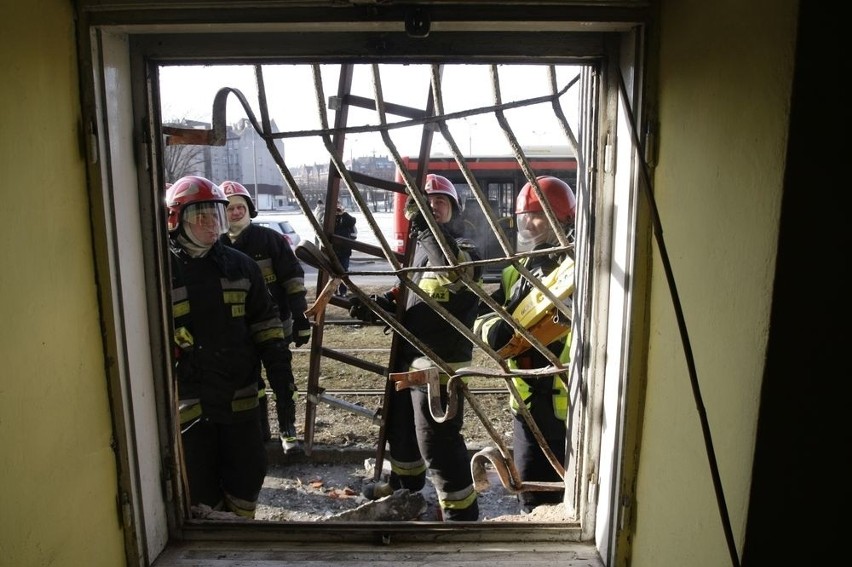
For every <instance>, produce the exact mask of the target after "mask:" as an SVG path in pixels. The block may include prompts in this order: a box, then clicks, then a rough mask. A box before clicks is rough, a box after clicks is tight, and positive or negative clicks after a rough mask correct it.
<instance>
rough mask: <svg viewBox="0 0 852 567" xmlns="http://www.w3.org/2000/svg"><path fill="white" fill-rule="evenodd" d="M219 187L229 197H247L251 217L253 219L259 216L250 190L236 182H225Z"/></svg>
mask: <svg viewBox="0 0 852 567" xmlns="http://www.w3.org/2000/svg"><path fill="white" fill-rule="evenodd" d="M219 186H220V187H221V188H222V191H224V192H225V195H226V196H227V197H233V196H234V195H239V196H240V197H245V200H246V205H248V210H249V216H250V217H251V218H254V217H256V216H257V209H256V208H255V206H254V201H253V200H252V198H251V195H249V192H248V189H246V188H245V187H243V186H242V185H241V184H239V183H237V182H236V181H223V182H222V183H221V184H220V185H219Z"/></svg>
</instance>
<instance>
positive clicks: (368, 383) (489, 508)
mask: <svg viewBox="0 0 852 567" xmlns="http://www.w3.org/2000/svg"><path fill="white" fill-rule="evenodd" d="M310 300H312V298H311V297H309V301H310ZM322 333H323V347H324V348H325V349H330V350H334V351H338V352H343V353H346V354H348V355H349V356H354V357H357V358H359V359H361V360H366V361H370V362H372V363H375V364H379V365H382V366H386V365H387V362H388V356H389V352H390V350H389V349H390V344H391V335H390V334H389V333H386V332H385V331H384V328H383V326H382V325H362V324H353V321H352V320H351V319H349V317H348V314H347V313H346V312H345V310H343V309H341V308H339V307H335V306H330V307H329V308H328V310H327V312H326V324H325V325H324V327H323V330H322ZM309 346H310V345H304V346H302V347H299V348H294V349H293V370H294V375H295V376H296V385H297V388H298V391H299V393H300V396H299V400H298V402H297V405H296V407H297V421H296V423H297V427H298V430H299V431H298V432H299V435H300V437H302V438H303V439H304V436H305V408H306V398H305V392H306V387H307V376H308V371H309V365H310V360H311V357H310V356H309V355H310V348H309ZM320 361H321V362H320V373H319V379H318V385H319V387H320V388H324V390H325V392H326V393H327V394H329V395H332V396H334V397H335V398H336V399H339V400H343V401H344V402H345V404H354V405H357V406H358V407H361V408H364V410H363V411H359V412H357V413H356V412H353V411H350V410H349V409H345V408H343V407H340V406H339V405H328V404H326V403H321V404H319V405H318V406H317V410H316V420H315V422H314V435H313V439H312V444H311V447H310V449H311V450H310V453H311V454H310V456H306V455H301V456H295V457H287V456H284V454H283V452H282V451H281V450H280V446H279V445H278V437H277V435H278V431H277V422H276V420H275V419H274V416H275V408H274V398H273V399H272V400H271V403H270V415H271V416H272V417H273V419H272V420H271V423H272V429H273V440H272V441H270V443H269V455H270V469H269V471H268V474H267V477H266V480H265V482H264V487H263V490H262V492H261V495H260V500H259V507H258V511H257V519H262V520H273V521H316V520H328V521H331V520H335V519H337V518H336V516H337V515H338V514H341V513H347V514H348V513H351V512H349V511H351V510H353V509H356V508H358V507H359V506H362V505H364V504H366V503H368V502H369V501H368V500H366V499H365V498H364V497H363V496H361V489H362V486H363V485H364V484H365V483H366V482H372V481H373V479H374V478H375V475H374V466H373V465H374V463H375V458H376V447H377V439H378V434H379V425H378V423H377V422H375V421H374V420H373V419H372V418H371V416H372V415H375V414H376V413H377V412H378V411H379V409H380V408H381V403H382V397H381V395H380V393H381V392H382V390H383V388H384V384H385V379H384V377H383V376H379V375H377V374H372V373H370V372H367V371H365V370H362V369H360V368H358V367H356V366H353V365H351V364H347V363H343V362H339V361H337V360H333V359H331V358H329V357H327V356H324V357H322V358H321V359H320ZM469 387H470V389H471V390H472V392H473V395H474V396H475V397H476V400H477V401H478V403H479V406H480V410H481V416H482V417H480V415H478V414H477V413H476V412H475V411H474V410H473V409H472V408H471V406H470V404H465V426H464V430H463V433H464V435H465V440H466V442H467V445H468V450H469V451H470V452H471V453H473V452H475V451H476V450H479V449H482V448H484V447H489V446H492V447H494V446H496V443H495V441H494V439H493V437H492V435H491V434H490V433H489V431H488V428H487V427H486V426H485V425H484V422H485V421H487V422H489V423H490V424H491V429H492V430H493V431H494V432H495V433H496V434H497V435H499V436H500V439H501V440H502V442H503V443H504V444H505V446H506V447H507V448H509V449H511V441H512V417H511V414H510V412H509V406H508V392H507V391H506V388H505V383H504V381H503V379H502V378H478V377H475V378H472V379H471V381H470V383H469ZM353 392H358V393H353ZM345 404H344V405H345ZM347 407H349V406H347ZM385 464H386V463H385ZM489 481H490V482H489V486H488V488H487V489H486V490H482V491H480V495H479V504H480V519H481V520H483V521H490V520H500V521H534V522H546V521H562V520H563V519H564V518H563V512H562V507H561V506H542V507H539V508H537V509H536V510H535V511H534V512H533V514H531V515H525V516H524V515H520V513H519V506H518V503H517V497H516V496H515V495H514V494H512V493H510V491H509V490H507V489H505V488H504V487H503V486H502V485H501V483H500V481H499V479H498V478H497V476H496V474H495V473H493V471H491V472H490V473H489ZM422 494H423V496H424V497H425V501H426V506H425V509H423V510H422V513H420V514H419V515H418V516H417V518H416V519H418V520H437V519H438V511H437V507H436V498H435V493H434V489H432V487H431V485H430V484H429V483H427V487H426V489H424V490H423V491H422ZM417 498H419V496H417Z"/></svg>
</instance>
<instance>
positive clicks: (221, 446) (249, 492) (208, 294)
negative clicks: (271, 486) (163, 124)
mask: <svg viewBox="0 0 852 567" xmlns="http://www.w3.org/2000/svg"><path fill="white" fill-rule="evenodd" d="M227 205H228V199H227V197H226V196H225V194H224V193H223V192H222V189H221V188H220V187H219V186H217V185H216V184H214V183H212V182H211V181H209V180H208V179H205V178H203V177H198V176H186V177H182V178H180V179H178V180H177V181H175V183H174V184H173V185H172V186H171V187H169V188H168V190H167V192H166V208H167V211H168V220H167V227H168V233H169V249H170V254H169V258H170V262H171V299H172V321H173V325H174V340H175V356H174V361H175V368H174V375H175V379H176V380H177V389H178V400H179V414H180V415H179V420H180V426H181V437H180V441H181V445H182V454H183V465H184V467H185V470H186V473H187V474H186V476H187V480H188V489H189V496H190V502H191V504H192V506H193V513H194V514H202V513H203V511H204V506H208V507H210V508H212V509H213V510H225V511H230V512H233V513H235V514H237V515H239V516H242V517H249V518H252V517H254V513H255V507H256V503H257V498H258V495H259V494H260V489H261V486H262V485H263V478H264V477H265V476H266V467H267V459H266V448H265V446H264V442H263V434H262V431H261V428H260V419H259V417H258V396H257V394H258V392H257V384H258V377H259V376H260V369H261V364H263V365H264V366H266V368H267V372H268V373H270V374H273V375H283V374H284V373H285V372H286V370H287V352H286V343H285V342H284V330H283V328H282V327H281V321H280V319H279V317H278V309H277V308H276V306H275V303H274V302H273V301H272V298H271V297H270V296H269V293H268V292H267V290H266V284H265V283H264V281H263V274H262V273H261V270H260V268H259V267H258V265H257V264H256V263H255V262H254V261H253V260H252V259H251V258H249V257H248V256H246V255H245V254H243V253H242V252H239V251H237V250H234V249H232V248H229V247H227V246H223V245H222V243H221V242H220V241H219V238H220V236H221V235H222V234H223V233H224V232H225V231H226V230H227V228H228V220H227V217H226V211H225V207H226V206H227Z"/></svg>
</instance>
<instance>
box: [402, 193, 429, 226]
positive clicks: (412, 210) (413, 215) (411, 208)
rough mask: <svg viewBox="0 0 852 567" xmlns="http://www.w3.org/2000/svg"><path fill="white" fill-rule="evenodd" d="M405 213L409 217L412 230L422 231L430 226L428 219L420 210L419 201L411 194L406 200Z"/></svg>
mask: <svg viewBox="0 0 852 567" xmlns="http://www.w3.org/2000/svg"><path fill="white" fill-rule="evenodd" d="M403 214H404V215H405V218H406V219H408V222H409V226H410V229H411V230H412V231H417V232H421V231H423V230H426V229H427V228H429V225H427V224H426V219H425V218H423V214H422V213H421V212H420V209H418V208H417V203H416V202H415V201H414V199H413V198H412V197H411V196H409V197H408V199H407V200H406V201H405V210H404V212H403Z"/></svg>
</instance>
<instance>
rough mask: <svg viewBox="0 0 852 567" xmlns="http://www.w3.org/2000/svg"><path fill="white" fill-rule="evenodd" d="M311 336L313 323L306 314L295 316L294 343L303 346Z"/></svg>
mask: <svg viewBox="0 0 852 567" xmlns="http://www.w3.org/2000/svg"><path fill="white" fill-rule="evenodd" d="M310 338H311V323H310V321H308V319H307V317H305V316H304V315H303V316H301V317H294V318H293V344H294V345H295V346H297V347H300V346H302V345H303V344H305V343H307V342H308V339H310Z"/></svg>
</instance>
